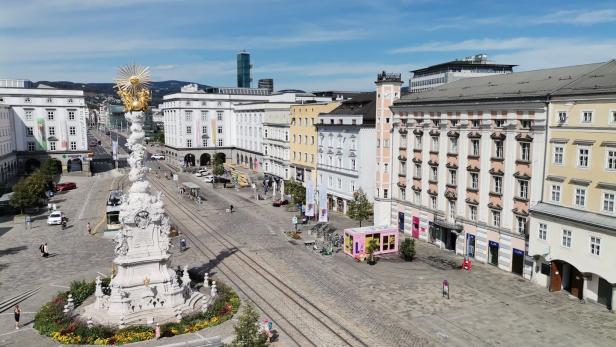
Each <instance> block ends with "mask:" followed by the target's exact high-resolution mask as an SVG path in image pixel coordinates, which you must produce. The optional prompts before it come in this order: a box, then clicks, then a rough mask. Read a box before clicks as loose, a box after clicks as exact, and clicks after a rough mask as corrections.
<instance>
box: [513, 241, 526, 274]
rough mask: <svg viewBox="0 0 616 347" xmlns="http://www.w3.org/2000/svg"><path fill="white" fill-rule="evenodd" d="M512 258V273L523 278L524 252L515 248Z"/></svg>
mask: <svg viewBox="0 0 616 347" xmlns="http://www.w3.org/2000/svg"><path fill="white" fill-rule="evenodd" d="M512 257H513V258H512V259H511V272H513V273H514V274H517V275H520V276H522V273H523V272H524V251H521V250H519V249H515V248H514V249H513V255H512Z"/></svg>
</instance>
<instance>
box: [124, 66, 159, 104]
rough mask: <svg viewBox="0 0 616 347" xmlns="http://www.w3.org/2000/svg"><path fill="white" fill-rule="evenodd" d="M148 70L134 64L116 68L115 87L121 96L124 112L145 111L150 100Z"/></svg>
mask: <svg viewBox="0 0 616 347" xmlns="http://www.w3.org/2000/svg"><path fill="white" fill-rule="evenodd" d="M150 82H152V80H151V79H150V70H149V68H148V67H141V66H139V65H136V64H130V65H126V66H122V67H120V68H119V69H118V77H117V78H116V79H115V83H116V85H115V88H116V89H117V90H118V95H119V96H120V97H121V98H122V102H123V103H124V109H125V111H126V112H132V111H146V110H147V108H148V103H149V102H150V90H149V87H150Z"/></svg>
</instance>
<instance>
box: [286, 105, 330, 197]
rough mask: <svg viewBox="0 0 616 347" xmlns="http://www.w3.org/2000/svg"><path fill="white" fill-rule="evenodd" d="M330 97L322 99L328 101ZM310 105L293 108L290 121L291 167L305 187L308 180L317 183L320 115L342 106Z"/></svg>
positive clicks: (294, 175)
mask: <svg viewBox="0 0 616 347" xmlns="http://www.w3.org/2000/svg"><path fill="white" fill-rule="evenodd" d="M329 98H330V97H327V96H326V97H321V98H320V100H327V99H329ZM329 100H330V102H322V103H310V104H303V105H293V106H291V110H290V111H291V112H290V113H291V115H290V116H291V119H290V137H289V139H290V146H291V147H290V152H289V155H290V158H289V162H290V166H291V171H292V178H293V179H295V180H297V181H299V182H302V184H304V185H305V182H307V180H308V179H310V180H312V183H316V172H315V171H316V169H317V128H316V126H315V125H316V123H317V121H318V119H319V118H318V117H319V114H320V113H328V112H331V111H332V110H333V109H335V108H336V107H338V106H339V105H340V103H339V102H331V99H329Z"/></svg>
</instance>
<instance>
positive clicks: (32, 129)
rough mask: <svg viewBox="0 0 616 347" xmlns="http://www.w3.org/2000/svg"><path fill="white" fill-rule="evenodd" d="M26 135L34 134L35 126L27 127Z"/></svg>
mask: <svg viewBox="0 0 616 347" xmlns="http://www.w3.org/2000/svg"><path fill="white" fill-rule="evenodd" d="M26 135H28V136H34V128H33V127H26Z"/></svg>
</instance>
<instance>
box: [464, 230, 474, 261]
mask: <svg viewBox="0 0 616 347" xmlns="http://www.w3.org/2000/svg"><path fill="white" fill-rule="evenodd" d="M466 255H467V256H468V257H469V258H475V235H473V234H466Z"/></svg>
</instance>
